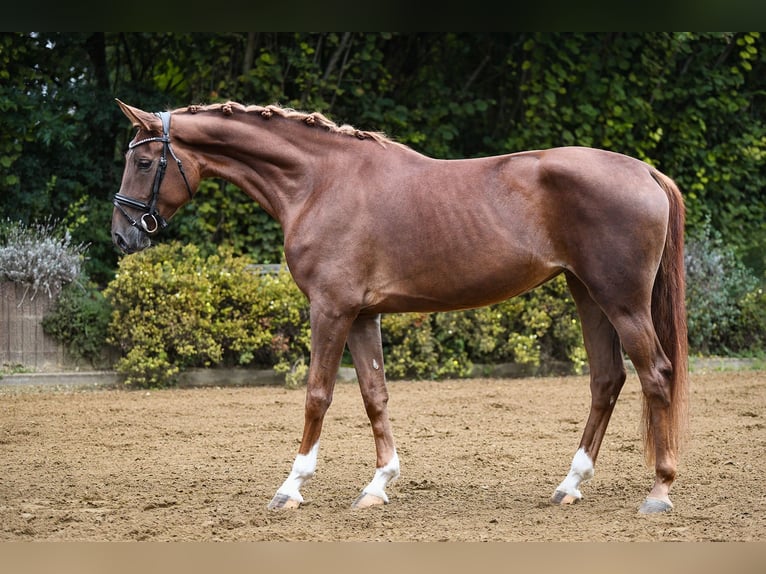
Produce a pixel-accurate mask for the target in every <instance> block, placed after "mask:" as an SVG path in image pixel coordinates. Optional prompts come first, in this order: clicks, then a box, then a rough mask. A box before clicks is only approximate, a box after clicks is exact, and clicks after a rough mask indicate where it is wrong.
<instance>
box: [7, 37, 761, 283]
mask: <svg viewBox="0 0 766 574" xmlns="http://www.w3.org/2000/svg"><path fill="white" fill-rule="evenodd" d="M764 41H765V39H764V36H763V35H762V34H760V33H758V32H737V33H682V32H679V33H654V32H653V33H562V32H554V33H551V32H540V33H429V34H424V33H417V34H415V33H363V32H344V33H336V32H313V33H309V32H290V33H283V32H272V33H266V32H262V33H256V32H252V33H234V32H226V33H125V32H119V33H104V32H95V33H55V32H39V33H7V34H4V35H3V36H2V38H0V80H2V81H0V122H1V123H2V125H3V126H4V127H5V128H6V129H5V130H4V132H3V134H0V185H2V187H3V189H4V193H3V194H2V195H0V209H2V211H3V212H5V213H8V214H10V215H11V216H13V217H14V218H17V219H21V220H23V221H32V220H34V219H40V218H42V217H44V216H47V215H52V216H53V217H55V218H58V219H61V220H64V221H66V222H67V225H68V226H70V231H72V234H73V237H74V239H75V240H76V241H89V242H91V243H92V244H93V248H92V250H91V252H90V254H91V258H90V259H89V260H88V262H87V263H86V266H87V271H88V272H89V275H90V276H91V277H93V278H94V279H96V280H97V281H98V282H99V283H101V284H105V283H106V282H107V280H108V279H109V278H110V277H111V272H112V271H113V269H114V267H115V265H116V257H115V253H114V250H113V249H111V248H110V246H109V234H108V225H107V224H106V222H107V220H108V218H109V213H110V210H111V207H110V203H109V198H110V196H111V195H112V194H113V193H114V192H115V191H116V190H117V189H118V187H119V181H120V174H121V172H122V165H123V152H124V149H125V146H126V144H127V142H128V141H129V139H130V138H131V137H132V134H133V131H134V130H133V129H132V128H131V127H130V126H129V124H128V122H126V121H125V120H124V118H123V117H122V116H121V114H120V112H119V110H118V109H117V107H116V106H115V105H113V97H114V96H118V97H120V98H121V99H122V100H123V101H127V102H128V103H132V104H134V105H138V106H140V107H142V108H144V109H148V110H161V109H166V108H168V107H176V106H181V105H187V104H189V103H209V102H215V101H221V100H229V99H233V100H240V101H242V102H245V103H260V104H267V103H273V102H276V103H280V104H282V105H285V106H291V107H295V108H298V109H305V110H319V111H322V112H324V113H325V114H328V115H329V116H330V117H331V118H333V119H334V120H336V121H338V122H339V123H346V122H347V123H352V124H354V125H357V126H358V127H360V128H363V129H372V130H382V131H385V132H387V133H389V134H390V135H391V136H393V137H395V138H396V139H398V140H399V141H401V142H403V143H406V144H409V145H412V146H413V147H415V148H416V149H418V150H419V151H422V152H424V153H426V154H429V155H433V156H436V157H442V158H452V157H473V156H478V155H489V154H495V153H505V152H509V151H518V150H523V149H530V148H535V149H539V148H545V147H550V146H557V145H570V144H571V145H589V146H597V147H606V148H610V149H613V150H616V151H620V152H623V153H626V154H629V155H633V156H636V157H639V158H641V159H645V160H646V161H648V162H650V163H652V164H654V165H656V166H658V167H659V168H660V169H663V171H665V172H666V173H668V175H670V176H672V177H673V178H675V179H676V180H677V181H678V183H679V184H680V187H681V189H682V190H683V192H684V194H685V197H686V201H687V205H688V212H689V226H688V227H689V229H690V230H691V231H694V230H696V229H697V228H698V227H701V226H702V225H704V222H705V221H710V222H711V224H712V225H713V227H714V228H715V229H717V230H718V231H720V232H721V233H722V235H723V236H724V237H725V238H726V242H727V244H729V245H731V246H733V247H734V249H735V250H736V251H737V252H738V253H740V254H743V255H746V259H745V261H747V263H748V265H750V266H752V267H753V269H755V270H756V271H757V272H758V274H759V275H760V274H761V273H762V272H763V271H764V267H766V257H765V256H764V251H765V249H766V247H765V246H766V223H765V222H766V197H764V195H763V193H762V190H763V188H764V181H765V180H766V172H765V170H766V161H764V155H765V154H766V119H765V118H764V110H766V106H765V105H764V103H765V102H764V97H765V95H766V49H764V48H765V45H764ZM158 54H161V57H158ZM238 194H239V192H238V191H236V190H234V188H233V186H231V185H229V184H222V183H221V182H214V183H210V184H207V187H205V188H204V189H203V193H201V194H200V195H199V196H198V197H197V199H196V200H195V202H194V205H193V206H192V207H190V208H188V209H187V210H184V211H183V212H182V213H181V214H179V217H178V218H177V219H178V220H183V221H179V223H178V224H177V225H174V226H172V227H171V229H173V233H174V235H173V236H172V237H173V238H176V239H180V240H182V241H184V242H190V241H191V242H194V243H196V244H197V245H198V246H199V247H200V248H201V249H202V251H203V252H204V253H206V254H209V253H212V252H213V250H214V247H215V245H218V244H226V245H232V246H233V247H234V248H235V253H237V254H242V253H249V254H251V255H253V256H254V257H258V258H259V259H258V260H259V261H277V260H278V259H279V248H280V244H281V234H280V232H279V231H278V230H277V229H276V228H275V227H274V226H273V223H272V222H270V220H268V218H267V217H266V216H265V215H264V214H263V213H262V212H259V211H255V207H254V206H251V205H248V202H249V200H247V199H246V198H240V197H239V195H238ZM74 206H79V207H77V208H75V207H74ZM73 210H74V211H73ZM83 217H86V218H87V223H82V221H81V220H82V218H83ZM197 218H198V219H199V221H198V222H197V221H196V220H197ZM78 221H79V222H80V223H79V224H76V223H75V222H78ZM261 257H262V258H263V259H260V258H261Z"/></svg>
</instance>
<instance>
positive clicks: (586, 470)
mask: <svg viewBox="0 0 766 574" xmlns="http://www.w3.org/2000/svg"><path fill="white" fill-rule="evenodd" d="M591 478H593V461H592V460H591V458H590V457H589V456H588V454H587V453H586V452H585V449H583V448H580V449H579V450H578V451H577V452H576V453H575V455H574V458H573V459H572V466H571V467H570V469H569V474H567V477H566V478H565V479H564V480H563V481H562V482H561V484H559V486H558V488H557V489H556V490H560V491H562V492H566V493H567V494H570V495H572V496H574V497H575V498H577V499H578V500H579V499H580V498H582V493H581V492H580V485H581V484H582V483H584V482H588V481H589V480H590V479H591Z"/></svg>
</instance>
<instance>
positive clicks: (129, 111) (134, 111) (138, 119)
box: [115, 98, 160, 132]
mask: <svg viewBox="0 0 766 574" xmlns="http://www.w3.org/2000/svg"><path fill="white" fill-rule="evenodd" d="M115 100H116V101H117V105H118V106H120V109H121V110H122V113H123V114H125V116H126V117H127V118H128V119H129V120H130V121H131V122H132V123H133V127H136V128H139V129H142V130H145V131H147V132H151V131H157V130H158V129H160V128H158V125H157V124H158V123H159V118H157V116H155V115H154V114H150V113H149V112H145V111H143V110H139V109H138V108H134V107H133V106H129V105H128V104H126V103H124V102H121V101H120V100H118V99H117V98H115Z"/></svg>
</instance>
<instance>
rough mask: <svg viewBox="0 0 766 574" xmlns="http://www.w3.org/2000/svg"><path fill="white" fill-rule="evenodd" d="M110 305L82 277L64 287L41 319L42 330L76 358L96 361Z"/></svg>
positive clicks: (100, 356)
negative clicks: (63, 345) (62, 344)
mask: <svg viewBox="0 0 766 574" xmlns="http://www.w3.org/2000/svg"><path fill="white" fill-rule="evenodd" d="M110 314H111V307H110V306H109V303H108V302H107V301H106V299H105V298H104V296H103V294H102V293H101V292H100V291H99V290H98V289H97V288H96V286H95V285H93V284H92V283H89V282H88V281H87V280H85V279H84V278H83V279H82V280H80V281H78V282H77V283H76V284H75V283H71V284H69V285H67V286H66V287H64V288H63V289H62V291H61V295H60V296H59V297H58V299H57V300H56V303H55V305H54V307H53V309H51V311H50V312H49V313H48V314H47V315H46V316H45V318H44V319H43V323H42V325H43V329H44V330H45V332H46V333H47V334H49V335H51V336H53V337H55V338H56V339H58V340H59V341H61V342H62V343H64V344H65V345H66V347H67V350H68V351H69V353H70V354H71V355H72V356H73V357H74V358H76V359H84V360H86V361H88V362H90V363H91V365H97V364H99V363H100V362H102V361H103V357H104V352H105V349H106V347H107V343H106V341H107V329H108V326H109V319H110Z"/></svg>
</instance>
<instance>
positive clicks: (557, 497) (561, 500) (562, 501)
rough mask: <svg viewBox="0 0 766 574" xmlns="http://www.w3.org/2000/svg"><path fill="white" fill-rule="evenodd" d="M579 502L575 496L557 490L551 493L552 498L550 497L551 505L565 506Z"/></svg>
mask: <svg viewBox="0 0 766 574" xmlns="http://www.w3.org/2000/svg"><path fill="white" fill-rule="evenodd" d="M579 501H580V499H579V498H578V497H577V496H575V495H574V494H569V493H566V492H564V491H563V490H557V491H556V492H554V493H553V496H551V504H557V505H559V506H566V505H567V504H574V503H575V502H579Z"/></svg>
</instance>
